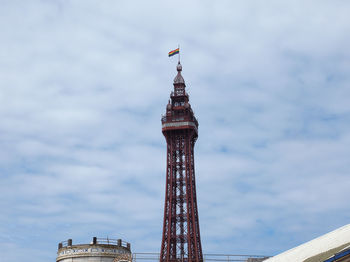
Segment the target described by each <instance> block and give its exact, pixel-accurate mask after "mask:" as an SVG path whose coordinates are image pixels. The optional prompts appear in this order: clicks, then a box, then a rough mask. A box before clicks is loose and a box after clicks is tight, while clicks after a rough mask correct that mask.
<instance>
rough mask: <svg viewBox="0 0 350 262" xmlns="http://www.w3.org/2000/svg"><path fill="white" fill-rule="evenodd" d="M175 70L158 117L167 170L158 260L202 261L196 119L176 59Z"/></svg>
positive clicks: (180, 67) (168, 261) (164, 261)
mask: <svg viewBox="0 0 350 262" xmlns="http://www.w3.org/2000/svg"><path fill="white" fill-rule="evenodd" d="M177 71H178V73H177V76H176V77H175V79H174V91H173V92H171V95H170V98H171V100H169V103H168V105H167V107H166V114H165V115H164V116H163V117H162V132H163V135H164V136H165V139H166V142H167V170H166V190H165V204H164V221H163V237H162V245H161V253H160V262H175V261H176V262H177V261H181V262H182V261H183V262H202V261H203V254H202V245H201V240H200V233H199V221H198V208H197V198H196V183H195V172H194V144H195V142H196V140H197V137H198V122H197V119H196V118H195V116H194V114H193V111H192V108H191V105H190V104H189V96H188V94H187V93H186V90H185V87H186V85H185V81H184V79H183V77H182V75H181V71H182V66H181V64H180V62H179V63H178V65H177Z"/></svg>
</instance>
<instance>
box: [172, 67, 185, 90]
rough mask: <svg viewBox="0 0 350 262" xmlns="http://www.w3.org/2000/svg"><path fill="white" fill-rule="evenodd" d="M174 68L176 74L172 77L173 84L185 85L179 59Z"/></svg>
mask: <svg viewBox="0 0 350 262" xmlns="http://www.w3.org/2000/svg"><path fill="white" fill-rule="evenodd" d="M176 70H177V75H176V76H175V78H174V85H175V84H184V85H185V80H184V78H183V77H182V75H181V71H182V65H181V63H180V61H179V62H178V63H177V66H176Z"/></svg>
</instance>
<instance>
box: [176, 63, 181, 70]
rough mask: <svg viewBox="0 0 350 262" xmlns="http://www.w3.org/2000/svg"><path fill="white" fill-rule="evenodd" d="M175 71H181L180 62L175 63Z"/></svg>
mask: <svg viewBox="0 0 350 262" xmlns="http://www.w3.org/2000/svg"><path fill="white" fill-rule="evenodd" d="M176 70H177V72H181V71H182V65H181V64H180V61H179V62H178V63H177V66H176Z"/></svg>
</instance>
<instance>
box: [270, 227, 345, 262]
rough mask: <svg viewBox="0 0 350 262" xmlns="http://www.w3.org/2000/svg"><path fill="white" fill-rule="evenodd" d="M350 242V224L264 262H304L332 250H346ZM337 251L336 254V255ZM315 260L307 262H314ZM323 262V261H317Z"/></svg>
mask: <svg viewBox="0 0 350 262" xmlns="http://www.w3.org/2000/svg"><path fill="white" fill-rule="evenodd" d="M349 242H350V224H348V225H346V226H343V227H341V228H338V229H336V230H334V231H332V232H330V233H328V234H325V235H323V236H320V237H318V238H315V239H313V240H311V241H309V242H306V243H304V244H302V245H300V246H297V247H295V248H292V249H290V250H287V251H285V252H283V253H281V254H279V255H276V256H274V257H271V258H269V259H267V260H265V261H264V262H304V261H305V260H307V259H311V258H312V257H315V256H317V255H320V254H321V253H326V252H327V253H328V251H331V250H332V249H337V248H339V247H340V249H342V248H345V247H346V246H347V245H348V244H349ZM336 252H337V251H335V252H334V253H336ZM334 253H330V254H328V256H327V257H325V259H327V258H329V257H330V256H331V255H333V254H334ZM313 261H314V260H307V262H313ZM315 261H323V260H315Z"/></svg>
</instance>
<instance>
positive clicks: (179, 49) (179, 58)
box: [177, 44, 180, 64]
mask: <svg viewBox="0 0 350 262" xmlns="http://www.w3.org/2000/svg"><path fill="white" fill-rule="evenodd" d="M177 47H178V48H179V64H180V45H179V44H178V45H177Z"/></svg>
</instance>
